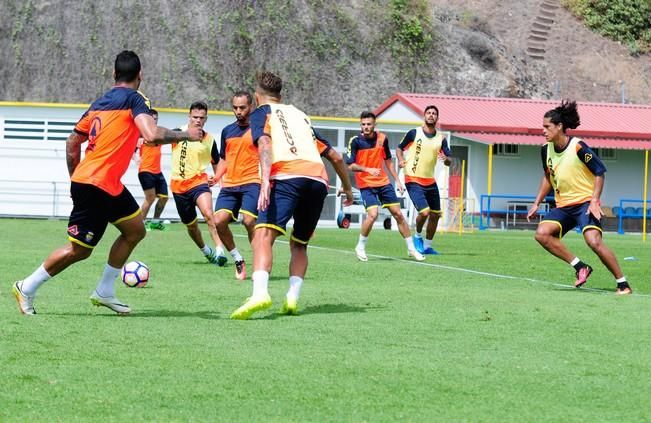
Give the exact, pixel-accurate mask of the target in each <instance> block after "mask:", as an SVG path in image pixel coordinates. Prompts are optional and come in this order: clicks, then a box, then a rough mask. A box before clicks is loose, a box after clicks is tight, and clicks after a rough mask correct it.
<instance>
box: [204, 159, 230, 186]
mask: <svg viewBox="0 0 651 423" xmlns="http://www.w3.org/2000/svg"><path fill="white" fill-rule="evenodd" d="M214 170H215V175H214V176H211V178H210V179H212V180H213V181H212V185H210V186H213V185H215V184H218V183H219V181H221V179H222V178H223V177H224V174H225V173H226V171H227V170H228V166H227V164H226V160H225V159H221V160H220V161H219V163H217V167H215V168H214ZM210 179H208V182H209V183H210Z"/></svg>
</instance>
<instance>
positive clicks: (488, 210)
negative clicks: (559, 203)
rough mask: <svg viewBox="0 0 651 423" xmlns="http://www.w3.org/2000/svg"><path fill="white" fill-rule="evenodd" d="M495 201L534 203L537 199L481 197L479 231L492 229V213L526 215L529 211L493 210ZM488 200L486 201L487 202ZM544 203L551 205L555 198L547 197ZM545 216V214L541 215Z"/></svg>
mask: <svg viewBox="0 0 651 423" xmlns="http://www.w3.org/2000/svg"><path fill="white" fill-rule="evenodd" d="M493 199H503V200H529V201H531V202H532V203H533V201H534V200H535V199H536V196H534V195H511V194H482V195H481V196H480V197H479V229H480V230H485V229H487V228H490V218H491V213H504V214H506V213H514V214H526V213H527V211H518V210H513V211H510V210H508V209H492V208H491V202H492V200H493ZM485 200H486V201H485ZM544 201H545V202H546V203H551V202H553V201H554V197H552V196H547V197H545V199H544ZM484 202H486V208H484ZM484 214H485V215H486V223H484ZM539 214H544V213H539Z"/></svg>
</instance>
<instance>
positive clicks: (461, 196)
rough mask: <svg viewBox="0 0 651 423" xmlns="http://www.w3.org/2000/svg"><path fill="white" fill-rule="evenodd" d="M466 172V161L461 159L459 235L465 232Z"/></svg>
mask: <svg viewBox="0 0 651 423" xmlns="http://www.w3.org/2000/svg"><path fill="white" fill-rule="evenodd" d="M465 174H466V161H465V160H461V189H460V190H459V235H461V234H462V233H463V179H464V176H465Z"/></svg>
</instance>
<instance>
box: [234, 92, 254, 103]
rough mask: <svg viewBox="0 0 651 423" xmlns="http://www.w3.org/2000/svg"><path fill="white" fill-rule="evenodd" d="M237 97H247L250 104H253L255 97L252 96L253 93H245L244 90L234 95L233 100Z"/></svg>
mask: <svg viewBox="0 0 651 423" xmlns="http://www.w3.org/2000/svg"><path fill="white" fill-rule="evenodd" d="M235 97H246V101H247V102H248V103H249V104H253V96H251V93H250V92H248V91H244V90H240V91H236V92H235V94H233V98H235Z"/></svg>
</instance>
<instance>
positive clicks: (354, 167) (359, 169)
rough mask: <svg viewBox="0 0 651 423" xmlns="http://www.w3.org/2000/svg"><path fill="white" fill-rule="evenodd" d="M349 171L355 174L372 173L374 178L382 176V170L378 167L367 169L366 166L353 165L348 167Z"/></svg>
mask: <svg viewBox="0 0 651 423" xmlns="http://www.w3.org/2000/svg"><path fill="white" fill-rule="evenodd" d="M348 169H350V170H351V171H353V172H366V173H370V174H371V175H373V176H380V169H378V168H377V167H366V166H361V165H358V164H357V163H351V164H350V165H348Z"/></svg>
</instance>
